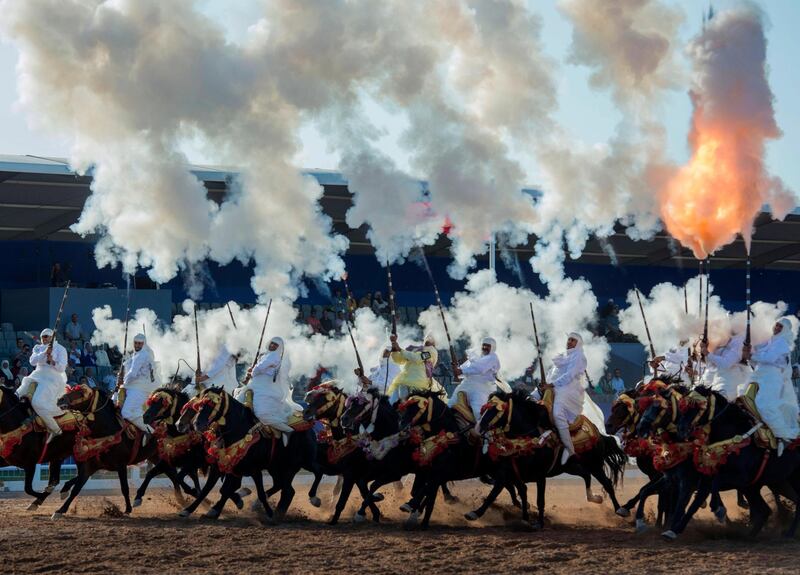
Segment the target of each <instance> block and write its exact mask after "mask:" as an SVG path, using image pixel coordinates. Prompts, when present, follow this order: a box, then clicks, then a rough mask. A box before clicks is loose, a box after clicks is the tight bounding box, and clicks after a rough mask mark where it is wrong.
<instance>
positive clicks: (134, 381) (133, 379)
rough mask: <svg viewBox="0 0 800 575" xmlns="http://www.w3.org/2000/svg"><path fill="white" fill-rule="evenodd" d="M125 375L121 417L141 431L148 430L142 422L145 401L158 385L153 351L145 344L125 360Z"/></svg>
mask: <svg viewBox="0 0 800 575" xmlns="http://www.w3.org/2000/svg"><path fill="white" fill-rule="evenodd" d="M124 365H125V377H124V378H123V380H122V381H123V383H122V388H123V389H124V390H125V403H123V405H122V412H121V413H122V417H123V419H126V420H128V421H130V422H131V423H132V424H134V425H135V426H136V427H138V428H139V429H141V430H142V431H148V429H147V426H146V425H145V424H144V419H142V416H143V415H144V410H145V403H146V402H147V398H148V397H150V394H151V393H153V391H155V390H156V388H157V387H158V385H159V384H158V378H157V377H156V371H157V367H156V362H155V359H154V358H153V351H152V350H151V349H150V348H149V347H148V346H147V345H145V346H144V347H142V349H141V351H136V352H134V353H133V355H132V356H131V357H130V358H128V359H127V360H125V364H124Z"/></svg>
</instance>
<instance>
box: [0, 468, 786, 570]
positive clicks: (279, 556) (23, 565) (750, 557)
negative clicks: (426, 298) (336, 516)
mask: <svg viewBox="0 0 800 575" xmlns="http://www.w3.org/2000/svg"><path fill="white" fill-rule="evenodd" d="M640 483H641V480H640V479H639V478H637V477H634V478H628V480H627V481H626V483H625V485H624V487H623V489H622V492H623V495H624V496H625V498H627V497H628V496H630V495H631V494H633V493H634V491H635V489H637V487H638V485H640ZM531 487H533V486H531ZM331 490H332V486H331V485H330V484H329V485H326V486H323V488H322V489H321V492H320V496H321V497H322V499H323V506H322V507H321V508H320V509H316V508H313V507H311V506H310V505H309V504H308V502H307V498H306V496H305V491H306V488H305V487H304V486H298V495H297V497H296V498H295V500H294V503H293V505H292V509H291V510H290V515H289V517H287V519H286V521H285V522H284V523H282V524H281V525H278V526H264V525H262V523H261V522H260V520H259V516H258V515H257V514H256V513H255V512H253V511H249V510H248V509H249V507H250V505H249V501H250V500H252V499H253V497H254V496H251V497H249V498H248V505H246V507H245V510H243V511H236V510H235V508H234V507H233V506H232V505H231V506H230V508H228V509H226V512H225V513H224V514H223V516H222V517H221V518H220V519H219V520H217V521H216V522H209V521H205V520H201V519H200V518H199V516H195V517H193V518H190V519H180V518H178V517H177V516H176V511H177V510H178V509H180V507H179V506H178V504H177V503H176V500H175V498H174V496H173V495H172V493H171V491H166V490H163V489H162V490H153V491H151V492H149V493H148V495H147V497H146V499H145V503H144V505H143V506H142V507H139V508H137V509H135V510H134V513H133V516H131V517H124V516H123V517H119V516H117V515H118V507H117V506H121V505H122V497H121V496H120V495H118V494H116V493H109V494H107V495H97V494H87V495H84V496H81V497H79V498H78V499H77V500H76V503H75V504H74V505H73V508H72V510H71V511H70V514H69V515H68V516H67V517H66V518H64V519H62V520H60V521H53V520H51V519H50V514H51V513H52V511H53V510H54V509H55V508H56V507H57V505H58V504H59V503H60V502H59V501H58V496H57V495H55V496H53V497H52V498H51V499H50V500H49V501H48V502H47V503H46V504H45V505H44V506H42V508H40V509H39V510H38V511H36V512H32V513H31V512H27V511H26V510H25V507H26V506H27V504H28V500H27V499H26V498H21V497H18V496H14V497H9V496H7V494H3V495H4V496H0V557H1V558H2V564H3V566H2V572H3V573H54V572H59V573H137V574H140V573H153V572H163V573H177V572H184V573H185V572H194V573H197V572H205V573H236V574H240V573H305V574H308V573H336V574H337V575H338V574H339V573H357V572H358V573H377V572H381V573H387V574H391V573H417V574H422V573H453V572H460V573H522V572H536V573H570V574H575V573H615V574H617V573H629V572H635V573H671V574H674V573H679V574H680V575H685V574H689V573H719V572H738V573H788V572H792V573H797V572H798V568H800V540H794V541H787V540H784V539H782V538H781V537H780V536H779V534H778V526H777V525H776V524H775V523H776V522H774V521H773V522H771V523H770V526H769V527H768V529H767V530H766V531H765V532H764V534H763V535H761V536H760V537H759V539H758V540H757V541H749V540H747V539H746V537H745V535H744V531H745V525H744V521H745V519H746V518H745V517H744V516H743V515H742V514H741V513H740V512H739V511H738V510H737V509H736V506H735V504H734V502H733V501H732V500H731V498H730V497H728V498H726V505H727V506H728V509H729V510H730V511H731V515H732V522H731V523H730V524H729V525H727V526H721V525H718V524H716V523H713V522H712V520H711V517H710V514H709V512H708V511H706V510H701V512H700V515H699V518H698V520H696V521H695V522H694V523H693V525H692V526H690V528H689V530H687V533H686V534H685V535H684V536H683V537H682V538H681V539H680V540H679V541H677V542H674V543H666V542H664V541H662V540H661V538H660V537H659V531H658V530H656V529H655V528H653V529H650V531H649V532H647V533H645V534H643V535H636V534H634V532H633V529H632V526H631V522H630V521H629V520H624V519H621V518H619V517H616V516H615V515H614V514H613V512H612V510H611V506H610V504H609V503H608V502H607V501H606V502H605V503H604V504H603V505H602V506H598V505H594V504H590V503H586V501H585V496H584V492H583V488H582V484H581V483H580V482H576V481H574V480H569V479H567V480H555V481H551V482H549V483H548V494H547V495H548V500H547V510H546V512H547V515H548V525H547V527H546V529H544V530H543V531H540V532H526V531H521V530H519V529H518V528H515V526H514V525H515V522H514V520H515V519H516V518H517V517H518V510H517V509H516V508H514V507H513V506H511V505H510V502H509V500H508V497H507V495H505V494H504V495H502V496H501V498H500V500H499V502H498V504H497V505H496V506H495V507H493V508H492V509H490V510H489V512H488V513H487V514H486V516H485V517H484V518H483V519H481V520H480V521H478V522H475V523H468V522H467V521H465V520H464V519H463V514H464V513H465V512H466V511H469V510H470V509H472V508H474V507H476V506H477V505H478V503H479V501H480V498H481V497H482V495H483V494H484V493H485V492H486V491H487V488H486V487H485V486H483V485H480V484H479V483H477V482H463V483H461V484H458V485H457V486H456V488H455V493H456V494H457V495H458V496H459V498H460V501H459V502H458V503H455V504H450V505H448V504H444V503H438V504H437V507H436V509H435V511H434V521H433V524H432V525H431V529H430V530H429V531H427V532H408V531H405V530H403V528H402V520H403V519H404V518H405V515H404V514H402V513H401V512H400V511H399V510H398V509H397V507H398V505H399V503H400V502H402V501H404V495H405V494H404V493H401V492H396V491H395V489H394V488H393V487H389V488H386V489H384V493H385V495H386V500H385V501H384V502H382V503H381V504H380V506H381V509H382V511H383V512H384V513H385V514H386V515H385V517H384V520H383V522H382V523H381V524H379V525H375V524H373V523H371V522H368V523H364V524H359V525H355V524H353V523H351V521H350V518H351V517H352V504H351V507H350V508H348V510H347V511H346V513H345V515H344V516H343V522H342V524H340V525H338V526H336V527H328V526H326V525H324V524H322V521H324V520H325V519H327V518H328V517H329V515H330V511H331V508H332V503H331ZM531 491H534V490H531ZM272 502H273V503H274V500H273V501H272ZM201 509H202V508H201ZM648 519H649V520H650V521H651V522H652V519H653V517H652V511H649V512H648Z"/></svg>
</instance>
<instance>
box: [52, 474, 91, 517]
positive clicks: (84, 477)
mask: <svg viewBox="0 0 800 575" xmlns="http://www.w3.org/2000/svg"><path fill="white" fill-rule="evenodd" d="M93 472H94V471H92V473H93ZM90 476H91V473H90V472H89V469H88V468H87V467H86V464H83V463H79V464H78V475H77V477H75V479H74V481H75V482H74V483H73V484H72V489H70V492H69V496H67V499H66V501H64V503H62V504H61V507H59V508H58V509H57V510H56V511H55V512H54V513H53V515H52V516H51V518H52V519H61V518H62V517H64V514H65V513H66V512H67V510H69V506H70V505H71V504H72V501H73V500H74V499H75V498H76V497H77V496H78V494H79V493H80V492H81V489H83V486H84V485H86V482H87V481H88V480H89V477H90Z"/></svg>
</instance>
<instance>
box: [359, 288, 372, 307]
mask: <svg viewBox="0 0 800 575" xmlns="http://www.w3.org/2000/svg"><path fill="white" fill-rule="evenodd" d="M358 307H369V308H371V307H372V292H367V295H365V296H364V297H362V298H361V301H359V302H358Z"/></svg>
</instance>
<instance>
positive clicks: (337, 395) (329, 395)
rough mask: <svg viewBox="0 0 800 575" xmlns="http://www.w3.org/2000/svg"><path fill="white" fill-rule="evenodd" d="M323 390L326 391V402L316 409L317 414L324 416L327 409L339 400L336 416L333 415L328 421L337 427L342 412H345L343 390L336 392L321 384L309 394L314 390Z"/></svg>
mask: <svg viewBox="0 0 800 575" xmlns="http://www.w3.org/2000/svg"><path fill="white" fill-rule="evenodd" d="M321 391H324V392H325V396H324V397H325V403H323V404H322V406H321V407H319V408H317V410H316V412H317V416H318V417H323V414H324V413H325V412H326V411H328V410H329V409H330V408H332V407H333V406H334V405H335V404H336V403H337V402H338V405H337V406H336V416H335V417H333V418H332V419H329V420H328V422H329V424H330V425H331V427H336V426H338V425H339V419H340V418H341V417H342V413H343V412H344V404H345V397H344V394H343V393H342V392H341V391H339V392H336V391H334V390H333V389H331V388H322V387H319V386H317V387H315V388H313V389H312V390H310V391H309V394H310V393H313V392H321ZM307 396H308V394H306V397H307Z"/></svg>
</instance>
